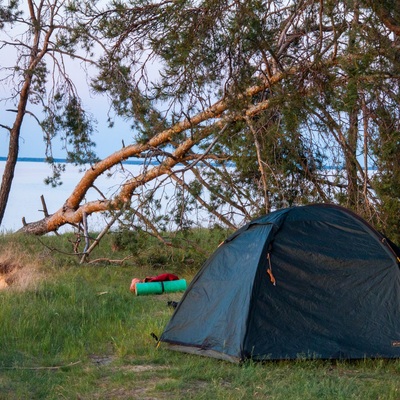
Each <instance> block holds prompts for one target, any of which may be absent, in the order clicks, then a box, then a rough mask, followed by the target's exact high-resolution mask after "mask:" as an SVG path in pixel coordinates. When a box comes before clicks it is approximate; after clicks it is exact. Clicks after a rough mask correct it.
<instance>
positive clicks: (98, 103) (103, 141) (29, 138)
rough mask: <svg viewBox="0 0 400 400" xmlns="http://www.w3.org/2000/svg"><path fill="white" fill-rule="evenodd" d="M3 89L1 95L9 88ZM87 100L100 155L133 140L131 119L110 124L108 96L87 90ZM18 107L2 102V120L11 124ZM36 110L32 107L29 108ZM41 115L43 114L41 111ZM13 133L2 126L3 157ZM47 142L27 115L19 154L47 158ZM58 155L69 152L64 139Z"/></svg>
mask: <svg viewBox="0 0 400 400" xmlns="http://www.w3.org/2000/svg"><path fill="white" fill-rule="evenodd" d="M2 89H3V90H0V96H1V98H4V96H5V90H4V88H2ZM82 98H83V103H84V106H85V107H86V108H87V110H88V111H89V112H90V113H91V114H92V115H93V116H94V118H95V119H96V121H97V124H96V131H95V132H94V134H93V137H92V139H93V141H94V142H95V143H96V152H97V155H98V156H99V157H100V158H104V157H106V156H107V155H109V154H111V153H113V152H114V151H117V150H119V149H120V148H121V147H122V140H124V142H125V144H128V143H131V142H132V136H133V131H132V129H131V126H130V125H131V124H130V123H129V121H123V120H122V119H121V118H117V119H116V120H115V125H114V127H113V128H109V127H108V123H107V118H108V116H107V112H108V109H109V105H108V100H107V99H106V98H105V97H104V96H96V97H95V96H93V95H91V94H89V93H88V91H86V90H85V91H83V95H82ZM12 108H14V107H13V105H12V104H10V103H3V102H0V123H1V124H3V125H8V126H11V125H12V123H13V121H14V118H15V113H14V112H10V111H7V110H8V109H12ZM32 109H33V110H34V108H33V107H32V106H29V107H28V111H31V110H32ZM39 115H40V114H39ZM8 144H9V134H8V131H7V130H5V129H0V156H2V157H6V156H7V154H8ZM45 150H46V146H45V142H44V140H43V133H42V130H41V128H40V127H39V125H38V123H37V121H36V120H35V119H34V118H33V117H32V116H30V115H26V116H25V118H24V122H23V125H22V130H21V137H20V152H19V157H34V158H43V157H44V156H45ZM54 157H56V158H65V151H64V150H63V149H62V143H61V142H60V141H56V142H55V146H54Z"/></svg>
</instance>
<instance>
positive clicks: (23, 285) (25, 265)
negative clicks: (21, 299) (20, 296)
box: [0, 243, 41, 290]
mask: <svg viewBox="0 0 400 400" xmlns="http://www.w3.org/2000/svg"><path fill="white" fill-rule="evenodd" d="M39 266H40V260H39V259H38V258H37V256H32V254H29V253H28V251H26V250H24V249H22V248H20V246H18V245H17V244H14V243H10V244H9V245H8V246H7V248H5V249H4V248H3V249H1V251H0V290H6V289H12V290H26V289H28V288H32V287H34V286H35V285H36V284H37V283H38V281H39V279H40V275H41V273H40V272H39V269H40V268H39Z"/></svg>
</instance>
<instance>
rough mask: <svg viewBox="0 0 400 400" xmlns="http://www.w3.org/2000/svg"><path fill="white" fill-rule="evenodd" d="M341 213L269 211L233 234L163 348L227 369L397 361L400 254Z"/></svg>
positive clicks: (333, 209) (196, 285)
mask: <svg viewBox="0 0 400 400" xmlns="http://www.w3.org/2000/svg"><path fill="white" fill-rule="evenodd" d="M398 251H399V250H398V248H397V247H396V246H394V245H393V244H392V243H391V242H390V241H389V240H388V239H386V238H385V237H384V236H383V235H381V234H380V233H379V232H377V231H376V230H375V229H373V228H372V227H371V226H370V225H369V224H368V223H367V222H365V221H364V220H362V219H361V218H360V217H358V216H357V215H355V214H354V213H352V212H351V211H348V210H346V209H344V208H342V207H337V206H332V205H322V204H318V205H310V206H304V207H293V208H287V209H284V210H280V211H276V212H273V213H271V214H269V215H267V216H264V217H261V218H258V219H256V220H254V221H252V222H250V223H249V224H247V225H246V226H244V227H243V228H241V229H239V230H238V231H237V232H236V233H234V234H233V235H232V236H230V237H229V238H228V239H227V240H226V241H225V242H224V243H223V244H222V245H221V246H220V247H219V248H218V249H217V251H216V252H215V253H214V254H213V255H212V256H211V257H210V259H209V260H208V261H207V262H206V263H205V265H204V266H203V267H202V269H201V270H200V271H199V273H198V274H197V275H196V277H195V278H194V279H193V281H192V283H191V284H190V286H189V287H188V289H187V290H186V292H185V294H184V296H183V298H182V300H181V302H180V303H179V305H178V307H177V308H176V310H175V312H174V314H173V316H172V318H171V320H170V321H169V323H168V325H167V327H166V328H165V330H164V332H163V334H162V336H161V339H160V340H161V342H165V343H167V344H168V345H169V347H170V348H171V349H175V350H179V351H184V352H189V353H195V354H202V355H207V356H212V357H217V358H222V359H226V360H230V361H241V360H244V359H247V358H252V359H254V360H269V359H271V360H277V359H293V358H297V357H310V358H324V359H336V358H346V359H357V358H364V357H384V358H395V357H400V269H399V262H400V258H399V257H400V254H399V253H398Z"/></svg>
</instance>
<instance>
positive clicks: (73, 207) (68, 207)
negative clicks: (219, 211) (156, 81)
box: [20, 71, 293, 235]
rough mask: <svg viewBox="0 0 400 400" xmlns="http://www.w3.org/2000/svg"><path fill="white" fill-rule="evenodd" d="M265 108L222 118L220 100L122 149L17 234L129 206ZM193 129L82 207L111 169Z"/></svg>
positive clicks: (258, 88) (255, 88) (264, 104)
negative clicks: (216, 136) (138, 193)
mask: <svg viewBox="0 0 400 400" xmlns="http://www.w3.org/2000/svg"><path fill="white" fill-rule="evenodd" d="M292 72H293V71H289V73H292ZM286 75H287V73H285V74H284V73H278V74H276V75H275V76H273V77H272V78H271V79H269V81H268V82H265V83H263V84H262V85H256V86H253V87H251V88H249V89H248V90H247V91H246V92H245V93H243V94H242V95H240V96H239V97H240V98H251V97H252V96H254V95H255V94H257V93H259V92H262V91H264V90H265V89H266V88H267V87H269V86H271V85H273V84H275V83H277V82H279V81H280V80H282V79H283V78H284V77H285V76H286ZM268 105H269V102H268V100H265V101H262V102H260V103H258V104H257V105H251V106H249V107H248V108H247V109H245V110H243V113H242V115H234V116H233V115H228V116H224V115H223V113H224V112H225V111H226V110H227V109H228V102H227V101H225V100H220V101H218V102H216V103H215V104H214V105H212V106H211V107H209V108H208V109H207V110H205V111H203V112H200V113H199V114H197V115H195V116H193V117H191V118H188V119H185V120H183V121H180V122H178V123H177V124H175V125H174V126H172V127H171V128H169V129H166V130H164V131H162V132H160V133H158V134H156V135H155V136H153V137H152V138H151V139H149V140H148V141H147V142H146V143H144V144H133V145H129V146H126V147H124V148H122V149H121V150H119V151H117V152H115V153H113V154H111V155H110V156H108V157H107V158H105V159H103V160H101V161H99V162H98V163H96V164H95V165H93V166H92V167H91V168H89V169H88V170H87V171H86V172H85V174H84V175H83V177H82V179H81V180H80V182H79V183H78V184H77V186H76V187H75V189H74V191H73V192H72V193H71V195H70V196H69V198H68V199H67V200H66V201H65V203H64V205H63V206H62V207H61V208H60V209H59V210H58V211H56V212H55V213H54V214H52V215H49V216H47V217H45V218H43V219H42V220H39V221H36V222H30V223H25V224H24V226H23V227H22V228H21V229H20V232H25V233H30V234H34V235H43V234H45V233H48V232H54V231H56V230H57V229H58V228H60V227H61V226H63V225H66V224H73V225H77V224H80V223H81V221H82V219H83V215H84V213H85V214H86V215H91V214H93V213H96V212H105V211H110V210H119V209H121V207H122V206H126V205H129V203H130V201H131V198H132V195H133V193H134V191H135V190H136V189H137V188H139V187H141V186H143V185H144V184H146V183H148V182H150V181H152V180H154V179H156V178H158V177H160V176H162V175H168V174H170V173H171V171H172V168H173V167H174V166H175V165H177V164H178V163H181V162H183V161H185V157H186V156H187V155H188V154H189V152H190V150H191V149H192V148H193V147H194V146H195V145H197V144H199V143H200V142H201V141H202V140H204V139H205V138H207V137H209V136H210V135H212V134H213V132H214V131H215V129H216V128H218V127H219V128H222V126H223V125H224V124H226V123H229V122H230V121H235V120H239V119H243V120H244V119H245V118H248V117H249V116H253V115H256V114H258V113H259V112H261V111H263V110H265V109H266V108H268ZM215 119H217V121H215V122H214V123H212V124H210V125H208V126H205V127H200V124H201V123H203V122H205V121H214V120H215ZM194 127H197V128H199V132H198V133H197V134H195V135H193V136H189V137H188V138H187V139H186V140H184V141H183V142H182V143H181V144H179V145H178V146H177V147H176V149H175V151H174V152H173V154H172V155H171V156H170V157H167V158H166V159H165V160H164V161H163V162H162V163H161V164H160V165H157V166H154V167H153V168H151V169H149V170H147V171H146V172H144V173H142V174H140V175H138V176H136V177H134V178H132V179H130V180H128V181H127V182H125V183H124V184H123V185H122V187H121V190H120V192H119V193H118V194H117V195H116V196H115V197H114V198H113V199H106V200H104V199H101V200H96V201H91V202H87V203H84V204H82V203H81V202H82V201H83V199H84V197H85V195H86V193H87V191H88V190H89V189H90V188H91V187H92V186H93V184H94V182H95V181H96V179H97V178H98V177H99V176H100V175H102V174H103V173H105V172H106V171H108V170H109V169H110V168H112V167H113V166H115V165H118V164H120V163H121V162H123V161H125V160H127V159H129V158H131V157H135V156H138V155H140V154H141V153H143V152H145V151H148V150H151V149H154V148H160V147H161V146H164V145H166V144H168V143H170V142H171V141H172V140H173V139H174V138H176V137H177V136H178V135H179V134H181V133H182V132H184V131H186V130H188V129H191V128H194ZM190 157H192V155H190Z"/></svg>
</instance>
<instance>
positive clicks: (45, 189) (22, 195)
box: [0, 161, 140, 232]
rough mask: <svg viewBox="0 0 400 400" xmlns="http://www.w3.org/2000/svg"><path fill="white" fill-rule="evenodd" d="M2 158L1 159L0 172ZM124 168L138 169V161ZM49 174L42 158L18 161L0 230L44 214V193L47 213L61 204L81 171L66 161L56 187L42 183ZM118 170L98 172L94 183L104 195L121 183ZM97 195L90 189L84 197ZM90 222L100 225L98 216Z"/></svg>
mask: <svg viewBox="0 0 400 400" xmlns="http://www.w3.org/2000/svg"><path fill="white" fill-rule="evenodd" d="M4 166H5V161H0V174H1V176H3V171H4ZM124 169H125V170H126V171H129V172H130V173H132V174H135V173H137V172H139V170H140V166H139V165H127V166H125V165H124ZM49 175H51V169H50V167H49V165H48V164H46V163H44V162H32V161H19V162H18V163H17V166H16V171H15V177H14V181H13V185H12V189H11V193H10V197H9V200H8V204H7V209H6V212H5V215H4V218H3V222H2V224H1V226H0V230H1V231H2V232H4V231H16V230H18V229H19V228H21V227H22V217H25V219H26V221H27V222H34V221H38V220H40V219H42V218H43V216H44V214H43V212H42V211H41V210H42V209H43V207H42V203H41V200H40V196H41V195H43V196H44V198H45V201H46V205H47V209H48V211H49V213H50V214H51V213H54V212H55V211H57V210H58V209H59V208H60V207H62V205H63V204H64V202H65V200H66V199H67V198H68V197H69V195H70V194H71V193H72V191H73V190H74V188H75V186H76V184H77V183H78V182H79V180H80V178H81V177H82V176H83V173H82V172H80V171H79V168H78V167H75V166H73V165H71V164H67V167H66V171H65V173H64V174H63V176H62V181H63V184H62V185H61V186H59V187H57V188H52V187H50V186H48V185H46V184H45V183H44V179H45V178H46V177H47V176H49ZM119 178H120V177H119V176H118V174H114V175H113V176H112V177H109V178H107V177H106V176H105V175H104V176H101V177H100V178H99V180H98V181H97V182H96V186H98V187H99V188H101V189H102V191H103V193H104V194H105V195H109V194H110V193H111V192H112V191H115V190H117V187H118V184H119V183H120V180H119ZM99 198H100V195H99V194H98V193H97V192H96V191H94V190H91V191H90V192H89V194H88V196H87V198H86V200H88V201H90V200H95V199H99ZM89 223H90V224H91V225H92V226H91V228H94V227H95V226H96V225H97V224H101V225H103V224H104V222H103V219H102V217H101V216H97V217H92V218H90V221H89Z"/></svg>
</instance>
